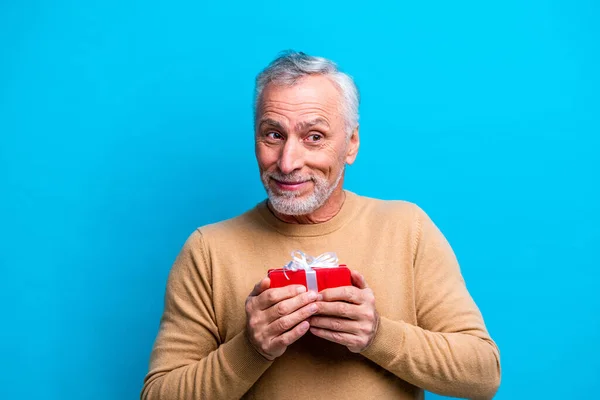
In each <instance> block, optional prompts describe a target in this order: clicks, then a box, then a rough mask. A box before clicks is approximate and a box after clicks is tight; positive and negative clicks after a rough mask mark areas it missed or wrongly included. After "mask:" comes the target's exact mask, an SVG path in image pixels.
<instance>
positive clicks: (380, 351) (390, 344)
mask: <svg viewBox="0 0 600 400" xmlns="http://www.w3.org/2000/svg"><path fill="white" fill-rule="evenodd" d="M404 324H405V323H404V322H400V321H392V320H390V319H387V318H385V317H381V316H380V317H379V326H378V327H377V332H376V333H375V338H374V339H373V342H371V344H370V345H369V346H368V347H367V348H366V349H364V350H363V351H362V352H361V353H360V354H362V355H363V356H365V357H366V358H368V359H369V360H371V361H373V362H375V363H377V364H379V365H381V366H382V367H384V368H385V367H386V365H390V364H392V363H393V361H394V359H396V358H397V357H398V355H399V354H400V353H401V348H402V346H403V345H404V333H405V332H404Z"/></svg>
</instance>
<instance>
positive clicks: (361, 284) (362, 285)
mask: <svg viewBox="0 0 600 400" xmlns="http://www.w3.org/2000/svg"><path fill="white" fill-rule="evenodd" d="M350 278H351V280H352V284H353V285H354V286H356V287H357V288H359V289H366V288H368V287H369V286H368V285H367V281H365V277H364V276H362V275H361V274H360V273H359V272H358V271H356V270H354V271H352V273H351V275H350Z"/></svg>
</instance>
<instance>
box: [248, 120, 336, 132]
mask: <svg viewBox="0 0 600 400" xmlns="http://www.w3.org/2000/svg"><path fill="white" fill-rule="evenodd" d="M319 124H322V125H325V126H326V127H327V128H329V122H327V120H326V119H325V118H315V119H313V120H312V121H303V122H298V123H297V124H296V126H295V128H296V130H304V129H308V128H312V127H313V126H316V125H319ZM263 125H270V126H272V127H274V128H277V129H279V130H281V131H285V127H284V126H283V125H282V124H281V123H280V122H279V121H277V120H274V119H272V118H265V119H263V120H262V121H260V124H259V126H261V127H262V126H263Z"/></svg>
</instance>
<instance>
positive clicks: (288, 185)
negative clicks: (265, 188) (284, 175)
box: [271, 178, 310, 190]
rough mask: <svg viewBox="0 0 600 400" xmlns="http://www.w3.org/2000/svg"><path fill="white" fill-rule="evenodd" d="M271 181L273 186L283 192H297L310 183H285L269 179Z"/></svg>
mask: <svg viewBox="0 0 600 400" xmlns="http://www.w3.org/2000/svg"><path fill="white" fill-rule="evenodd" d="M271 179H273V181H274V182H275V184H276V185H277V187H278V188H279V189H283V190H298V189H300V188H301V187H302V186H303V185H304V184H305V183H307V182H310V180H306V181H295V182H286V181H280V180H277V179H275V178H271Z"/></svg>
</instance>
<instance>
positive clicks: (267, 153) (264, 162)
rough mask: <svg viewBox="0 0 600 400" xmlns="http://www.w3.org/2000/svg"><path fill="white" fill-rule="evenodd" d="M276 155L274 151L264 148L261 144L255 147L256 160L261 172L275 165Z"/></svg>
mask: <svg viewBox="0 0 600 400" xmlns="http://www.w3.org/2000/svg"><path fill="white" fill-rule="evenodd" d="M277 154H278V152H277V151H276V149H273V148H270V147H266V146H264V145H262V144H260V143H259V144H258V145H257V146H256V160H257V161H258V166H259V168H260V169H261V170H267V169H269V168H271V167H273V166H274V165H277Z"/></svg>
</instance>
